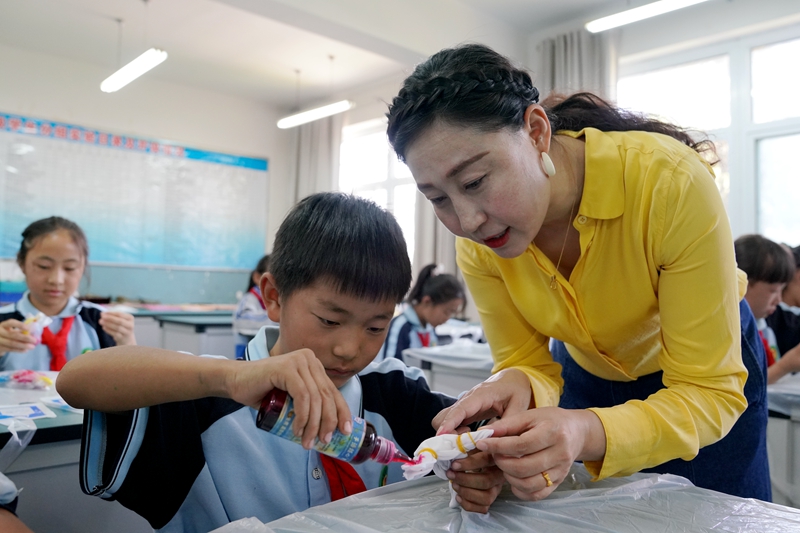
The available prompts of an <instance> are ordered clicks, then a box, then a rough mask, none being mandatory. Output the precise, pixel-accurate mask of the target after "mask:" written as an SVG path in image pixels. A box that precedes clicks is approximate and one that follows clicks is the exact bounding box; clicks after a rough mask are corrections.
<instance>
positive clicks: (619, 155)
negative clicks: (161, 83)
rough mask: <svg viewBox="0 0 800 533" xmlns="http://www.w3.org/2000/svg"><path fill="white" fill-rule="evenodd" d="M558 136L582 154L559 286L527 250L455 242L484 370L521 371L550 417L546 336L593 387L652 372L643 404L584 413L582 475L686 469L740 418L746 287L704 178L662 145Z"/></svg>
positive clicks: (555, 382)
mask: <svg viewBox="0 0 800 533" xmlns="http://www.w3.org/2000/svg"><path fill="white" fill-rule="evenodd" d="M559 134H560V135H569V136H572V137H575V138H578V137H581V136H582V137H584V139H585V142H586V171H585V182H584V190H583V197H582V198H581V203H580V208H579V210H578V216H577V217H576V218H575V220H574V222H573V225H574V227H575V228H576V229H577V230H578V231H579V233H580V247H581V256H580V259H579V260H578V262H577V264H576V265H575V268H574V269H573V271H572V274H571V275H570V279H569V280H567V279H564V277H563V276H562V275H561V274H560V273H558V272H557V271H556V268H555V265H553V263H552V262H551V261H550V260H549V259H548V258H547V257H546V256H545V255H544V254H543V253H542V252H541V251H540V250H539V249H538V248H537V247H536V246H535V245H534V244H531V245H530V246H529V247H528V249H527V251H526V252H525V253H524V254H522V255H521V256H519V257H515V258H513V259H503V258H501V257H499V256H497V255H496V254H495V253H493V252H492V251H491V250H490V249H489V248H487V247H485V246H483V245H480V244H477V243H475V242H472V241H469V240H466V239H458V241H457V245H456V247H457V258H458V265H459V267H460V268H461V271H462V272H463V274H464V277H465V280H466V282H467V285H468V286H469V289H470V292H471V294H472V296H473V298H474V300H475V303H476V306H477V309H478V311H479V313H480V316H481V322H482V323H483V327H484V329H485V332H486V337H487V339H488V341H489V344H490V346H491V348H492V354H493V357H494V361H495V365H494V371H495V372H497V371H500V370H503V369H506V368H512V367H513V368H518V369H520V370H522V371H524V372H525V373H526V374H527V375H528V376H529V378H530V381H531V386H532V389H533V393H534V399H535V402H536V405H537V406H555V405H558V401H559V396H560V394H561V386H562V384H563V382H562V379H561V367H560V365H559V364H558V363H555V362H554V361H553V359H552V356H551V355H550V350H549V347H548V341H549V339H550V338H551V337H552V338H555V339H560V340H562V341H564V343H565V344H566V347H567V349H568V351H569V352H570V354H571V355H572V357H573V358H574V359H575V361H576V362H577V363H578V364H579V365H580V366H581V367H583V368H584V369H586V370H587V371H589V372H591V373H592V374H594V375H596V376H599V377H601V378H604V379H608V380H616V381H630V380H635V379H636V378H638V377H640V376H644V375H646V374H651V373H653V372H656V371H658V370H663V372H664V374H663V382H664V384H665V386H666V388H664V389H662V390H660V391H658V392H657V393H655V394H653V395H652V396H650V397H649V398H647V399H646V400H644V401H630V402H627V403H625V404H622V405H618V406H615V407H610V408H598V409H592V411H594V412H595V413H596V414H597V416H599V417H600V420H601V421H602V423H603V426H604V429H605V433H606V438H607V450H606V455H605V458H604V460H603V461H599V462H587V463H586V466H587V468H588V469H589V470H590V472H592V474H593V475H594V476H595V478H596V479H602V478H604V477H607V476H612V475H627V474H631V473H633V472H637V471H639V470H641V469H643V468H648V467H651V466H655V465H659V464H661V463H664V462H666V461H669V460H671V459H675V458H678V457H680V458H683V459H686V460H689V459H692V458H693V457H694V456H695V455H697V452H698V450H699V449H700V448H701V447H703V446H706V445H708V444H712V443H714V442H716V441H718V440H719V439H721V438H722V437H724V436H725V435H726V434H727V432H728V431H729V430H730V428H731V427H732V426H733V424H734V422H735V421H736V420H737V418H738V417H739V415H740V414H741V413H742V412H744V410H745V408H746V407H747V400H746V399H745V397H744V394H743V390H744V383H745V380H746V379H747V370H746V369H745V367H744V365H743V363H742V356H741V345H740V326H739V308H738V302H739V301H740V299H741V298H742V297H743V296H744V293H745V291H746V283H747V282H746V277H745V276H744V274H743V273H741V272H740V271H737V269H736V263H735V258H734V251H733V239H732V236H731V230H730V225H729V222H728V219H727V216H726V213H725V209H724V206H723V204H722V201H721V198H720V195H719V192H718V190H717V188H716V186H715V184H714V174H713V172H712V170H711V168H710V167H709V166H708V164H707V163H706V162H705V161H704V160H703V159H702V157H700V156H699V155H698V154H697V153H695V152H694V151H693V150H691V149H690V148H688V147H687V146H685V145H683V144H681V143H680V142H678V141H676V140H674V139H672V138H670V137H667V136H663V135H659V134H650V133H644V132H610V133H608V132H601V131H598V130H595V129H591V128H587V129H585V130H583V131H580V132H559ZM737 272H738V273H737ZM553 274H555V275H556V279H557V281H558V286H557V288H556V289H555V290H553V289H552V288H551V287H550V278H551V276H552V275H553Z"/></svg>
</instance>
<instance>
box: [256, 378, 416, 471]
mask: <svg viewBox="0 0 800 533" xmlns="http://www.w3.org/2000/svg"><path fill="white" fill-rule="evenodd" d="M294 417H295V414H294V402H293V400H292V397H291V396H289V395H288V394H287V393H286V391H283V390H280V389H272V390H271V391H270V392H269V394H267V395H266V396H265V397H264V399H263V400H262V401H261V407H260V408H259V410H258V416H257V417H256V425H257V426H258V427H259V428H260V429H263V430H264V431H268V432H269V433H272V434H273V435H276V436H278V437H281V438H284V439H287V440H290V441H292V442H296V443H298V444H300V443H301V439H300V437H298V436H297V435H295V434H294V432H293V431H292V422H294ZM313 448H314V449H315V450H317V451H318V452H319V453H324V454H325V455H330V456H331V457H335V458H337V459H341V460H342V461H347V462H348V463H354V464H358V463H363V462H364V461H366V460H367V459H372V460H373V461H376V462H378V463H382V464H389V463H392V462H401V463H413V460H412V459H410V458H409V457H408V456H407V455H406V454H404V453H403V452H401V451H400V450H398V449H397V446H395V444H394V442H392V441H391V440H389V439H386V438H383V437H381V436H380V435H378V433H377V432H376V431H375V427H374V426H373V425H372V424H370V423H369V422H367V421H366V420H364V419H363V418H360V417H357V416H354V417H353V431H352V432H351V433H350V434H349V435H345V434H344V433H342V432H341V431H339V429H338V428H337V429H336V430H334V432H333V437H332V438H331V441H330V442H329V443H328V444H325V443H324V442H322V441H321V440H319V439H315V441H314V445H313Z"/></svg>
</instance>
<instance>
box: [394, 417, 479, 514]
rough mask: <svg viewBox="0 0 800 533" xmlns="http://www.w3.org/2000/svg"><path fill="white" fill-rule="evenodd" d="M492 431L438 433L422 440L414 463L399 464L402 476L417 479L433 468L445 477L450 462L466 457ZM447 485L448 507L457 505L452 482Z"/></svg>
mask: <svg viewBox="0 0 800 533" xmlns="http://www.w3.org/2000/svg"><path fill="white" fill-rule="evenodd" d="M492 433H494V432H493V431H492V430H491V429H479V430H478V431H473V432H469V433H462V434H460V435H439V436H437V437H431V438H430V439H427V440H424V441H422V443H421V444H420V445H419V447H418V448H417V450H416V451H415V452H414V463H413V464H408V465H406V464H404V465H400V468H402V469H403V477H405V478H406V479H409V480H410V479H417V478H421V477H422V476H424V475H426V474H427V473H428V472H430V471H431V470H433V472H434V473H435V474H436V476H438V477H439V478H441V479H447V471H448V470H449V469H450V464H451V463H452V462H453V461H455V460H456V459H463V458H464V457H466V456H467V455H468V454H469V452H471V451H472V450H474V449H475V448H476V445H477V442H478V441H479V440H483V439H486V438H489V437H491V436H492ZM464 435H466V436H467V437H468V438H469V441H466V440H465V439H464ZM448 481H449V480H448ZM449 486H450V507H458V502H456V499H455V496H456V495H455V491H453V488H452V484H450V485H449Z"/></svg>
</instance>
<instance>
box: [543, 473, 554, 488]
mask: <svg viewBox="0 0 800 533" xmlns="http://www.w3.org/2000/svg"><path fill="white" fill-rule="evenodd" d="M542 477H543V478H544V480H545V482H547V486H548V487H551V486H552V485H553V481H552V480H551V479H550V475H549V474H548V473H547V472H542Z"/></svg>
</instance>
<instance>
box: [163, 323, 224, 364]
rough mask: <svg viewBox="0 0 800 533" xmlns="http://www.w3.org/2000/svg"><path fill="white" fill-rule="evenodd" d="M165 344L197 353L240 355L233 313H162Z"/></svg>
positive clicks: (167, 348) (177, 349) (170, 347)
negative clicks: (181, 314)
mask: <svg viewBox="0 0 800 533" xmlns="http://www.w3.org/2000/svg"><path fill="white" fill-rule="evenodd" d="M157 320H158V322H159V324H160V326H161V335H162V336H161V347H162V348H164V349H165V350H176V351H182V352H189V353H193V354H195V355H203V354H210V355H224V356H225V357H228V358H230V359H235V358H236V347H235V346H236V340H235V338H234V334H233V316H232V315H231V314H230V313H229V314H226V315H211V316H208V315H202V316H175V315H159V316H158V317H157Z"/></svg>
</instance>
